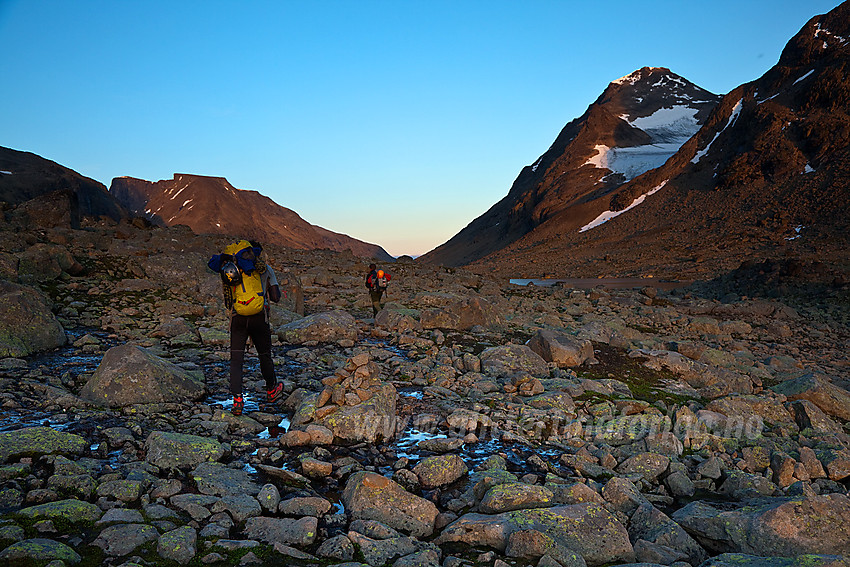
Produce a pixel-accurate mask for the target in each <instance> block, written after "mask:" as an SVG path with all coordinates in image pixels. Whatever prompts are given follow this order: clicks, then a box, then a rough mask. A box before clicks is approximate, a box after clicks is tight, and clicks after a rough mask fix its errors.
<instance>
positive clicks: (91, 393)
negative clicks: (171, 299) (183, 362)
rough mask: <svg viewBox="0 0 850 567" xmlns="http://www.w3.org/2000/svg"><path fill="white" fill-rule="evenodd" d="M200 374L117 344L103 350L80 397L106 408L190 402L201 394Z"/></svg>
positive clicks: (202, 394) (136, 349) (201, 380)
mask: <svg viewBox="0 0 850 567" xmlns="http://www.w3.org/2000/svg"><path fill="white" fill-rule="evenodd" d="M205 393H206V388H205V386H204V380H203V375H201V374H200V373H191V372H188V371H186V370H184V369H183V368H181V367H179V366H177V365H176V364H173V363H171V362H168V361H167V360H164V359H162V358H160V357H158V356H156V355H155V354H153V353H152V352H150V351H149V350H148V349H145V348H142V347H138V346H135V345H130V344H127V345H121V346H117V347H113V348H111V349H109V350H108V351H106V354H105V355H104V356H103V360H101V362H100V365H99V366H98V367H97V369H96V370H95V371H94V374H93V375H92V377H91V379H90V380H89V381H88V382H87V383H86V385H85V386H83V388H82V390H80V397H82V398H83V399H86V400H90V401H92V402H95V403H98V404H102V405H105V406H109V407H123V406H128V405H133V404H151V403H166V402H169V403H170V402H181V401H194V400H198V399H200V398H201V397H203V396H204V394H205Z"/></svg>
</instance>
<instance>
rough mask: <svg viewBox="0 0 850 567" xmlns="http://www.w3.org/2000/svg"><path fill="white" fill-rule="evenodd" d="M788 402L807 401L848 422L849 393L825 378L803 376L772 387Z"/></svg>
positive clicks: (849, 419)
mask: <svg viewBox="0 0 850 567" xmlns="http://www.w3.org/2000/svg"><path fill="white" fill-rule="evenodd" d="M773 390H774V391H775V392H778V393H780V394H783V395H785V396H786V397H787V398H788V400H789V401H795V400H808V401H810V402H812V403H813V404H815V405H816V406H817V407H819V408H820V409H821V410H823V411H824V412H825V413H827V414H829V415H831V416H833V417H838V418H841V419H843V420H845V421H850V392H848V391H847V390H845V389H844V388H840V387H839V386H836V385H835V384H833V383H832V382H830V381H829V379H827V378H826V377H825V376H821V375H818V374H804V375H803V376H800V377H799V378H794V379H793V380H788V381H786V382H782V383H781V384H778V385H776V386H774V387H773Z"/></svg>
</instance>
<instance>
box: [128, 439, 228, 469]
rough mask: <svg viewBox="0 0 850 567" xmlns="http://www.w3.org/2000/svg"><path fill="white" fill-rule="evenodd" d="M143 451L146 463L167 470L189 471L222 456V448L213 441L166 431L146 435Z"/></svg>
mask: <svg viewBox="0 0 850 567" xmlns="http://www.w3.org/2000/svg"><path fill="white" fill-rule="evenodd" d="M145 451H146V452H147V455H146V456H145V460H146V461H147V462H149V463H150V464H152V465H155V466H157V467H159V468H161V469H167V470H176V469H191V468H192V467H195V466H196V465H198V464H200V463H205V462H207V461H217V460H219V459H220V458H221V457H222V456H224V448H223V447H222V446H221V443H219V442H218V441H216V440H215V439H210V438H207V437H199V436H197V435H186V434H183V433H171V432H167V431H154V432H153V433H151V434H150V435H148V438H147V441H145Z"/></svg>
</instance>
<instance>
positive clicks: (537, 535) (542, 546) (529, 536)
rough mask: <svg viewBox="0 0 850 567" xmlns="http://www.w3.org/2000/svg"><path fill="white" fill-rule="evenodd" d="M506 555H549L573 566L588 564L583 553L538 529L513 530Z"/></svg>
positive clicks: (578, 566)
mask: <svg viewBox="0 0 850 567" xmlns="http://www.w3.org/2000/svg"><path fill="white" fill-rule="evenodd" d="M505 555H506V556H508V557H516V558H519V559H537V558H540V557H543V556H549V557H550V558H551V559H553V560H555V561H556V562H557V563H558V564H559V565H570V566H572V567H581V566H584V565H586V563H585V561H584V558H583V557H582V556H581V555H579V554H578V553H576V552H575V551H573V550H571V549H569V548H566V547H564V546H563V545H561V544H559V543H558V542H556V541H555V540H554V539H552V538H551V537H550V536H548V535H546V534H545V533H543V532H539V531H537V530H522V531H517V532H513V533H512V534H511V535H510V536H509V537H508V545H507V547H506V548H505Z"/></svg>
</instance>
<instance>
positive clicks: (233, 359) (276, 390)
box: [208, 240, 283, 415]
mask: <svg viewBox="0 0 850 567" xmlns="http://www.w3.org/2000/svg"><path fill="white" fill-rule="evenodd" d="M262 250H263V248H262V246H260V244H259V243H258V242H253V241H252V242H248V241H247V240H240V241H239V242H236V243H235V244H231V245H229V246H228V247H227V248H225V249H224V252H223V253H222V254H216V255H215V256H213V257H212V258H211V259H210V261H209V264H208V265H209V267H210V269H211V270H212V271H214V272H217V273H219V274H221V281H222V287H223V290H224V304H225V306H226V307H227V309H229V310H230V391H231V393H232V394H233V410H232V411H233V415H241V414H242V410H243V408H244V407H245V400H244V398H243V396H242V363H243V362H244V361H245V345H246V343H247V342H248V337H251V342H252V343H253V344H254V346H255V347H256V348H257V356H258V357H259V359H260V371H261V372H262V374H263V378H264V379H265V381H266V393H267V396H268V401H270V402H274V401H277V400H278V399H279V398H280V396H281V394H282V393H283V384H280V383H279V382H278V381H277V378H276V377H275V373H274V361H273V360H272V338H271V328H270V327H269V311H270V310H271V306H270V304H269V303H268V301H266V299H269V300H271V301H274V302H275V303H277V302H278V301H280V286H279V285H278V283H277V276H275V273H274V270H273V269H272V268H271V266H268V265H267V264H265V262H263V261H262V260H260V253H261V252H262Z"/></svg>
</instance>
